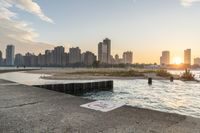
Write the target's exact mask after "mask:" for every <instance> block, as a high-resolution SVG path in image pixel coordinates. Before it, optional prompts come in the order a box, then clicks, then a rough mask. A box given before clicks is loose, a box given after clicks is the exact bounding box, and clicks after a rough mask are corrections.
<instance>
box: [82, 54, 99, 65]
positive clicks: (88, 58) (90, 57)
mask: <svg viewBox="0 0 200 133" xmlns="http://www.w3.org/2000/svg"><path fill="white" fill-rule="evenodd" d="M96 59H97V57H96V56H95V55H94V53H92V52H89V51H86V52H85V53H83V54H82V62H83V64H85V65H88V66H90V65H92V64H93V63H94V61H96Z"/></svg>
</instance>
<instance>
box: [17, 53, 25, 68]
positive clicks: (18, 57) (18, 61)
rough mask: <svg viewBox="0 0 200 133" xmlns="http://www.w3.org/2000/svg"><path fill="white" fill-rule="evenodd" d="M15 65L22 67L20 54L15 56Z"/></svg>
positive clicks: (22, 60)
mask: <svg viewBox="0 0 200 133" xmlns="http://www.w3.org/2000/svg"><path fill="white" fill-rule="evenodd" d="M15 65H16V66H23V65H24V57H23V55H22V54H16V55H15Z"/></svg>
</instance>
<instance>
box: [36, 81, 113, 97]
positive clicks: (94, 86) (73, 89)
mask: <svg viewBox="0 0 200 133" xmlns="http://www.w3.org/2000/svg"><path fill="white" fill-rule="evenodd" d="M33 86H34V87H40V88H44V89H48V90H53V91H57V92H63V93H67V94H71V95H76V96H82V95H84V94H86V93H92V92H100V91H113V81H111V80H110V81H99V82H87V83H68V84H45V85H33Z"/></svg>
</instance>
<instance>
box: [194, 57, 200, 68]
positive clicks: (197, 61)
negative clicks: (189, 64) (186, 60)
mask: <svg viewBox="0 0 200 133" xmlns="http://www.w3.org/2000/svg"><path fill="white" fill-rule="evenodd" d="M194 65H199V66H200V58H199V57H198V58H194Z"/></svg>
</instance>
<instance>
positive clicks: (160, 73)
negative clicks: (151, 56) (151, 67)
mask: <svg viewBox="0 0 200 133" xmlns="http://www.w3.org/2000/svg"><path fill="white" fill-rule="evenodd" d="M156 75H157V76H160V77H171V76H172V74H171V73H169V72H167V70H164V69H161V70H157V71H156Z"/></svg>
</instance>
